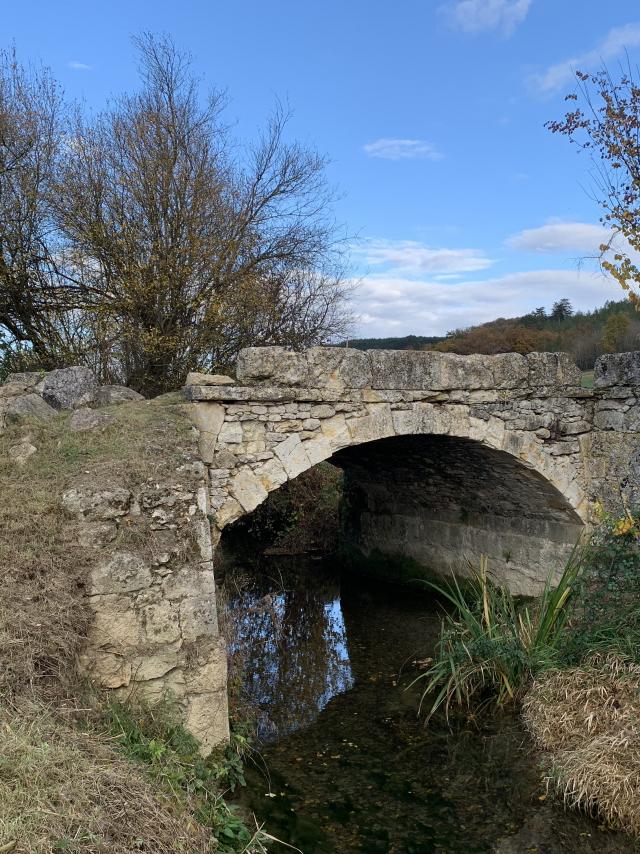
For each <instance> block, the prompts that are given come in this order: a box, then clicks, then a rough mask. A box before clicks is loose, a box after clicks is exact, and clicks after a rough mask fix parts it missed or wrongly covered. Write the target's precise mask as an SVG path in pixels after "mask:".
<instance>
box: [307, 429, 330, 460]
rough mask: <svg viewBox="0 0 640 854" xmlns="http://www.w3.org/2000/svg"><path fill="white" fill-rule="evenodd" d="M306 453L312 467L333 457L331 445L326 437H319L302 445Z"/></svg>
mask: <svg viewBox="0 0 640 854" xmlns="http://www.w3.org/2000/svg"><path fill="white" fill-rule="evenodd" d="M302 446H303V448H304V450H305V453H306V455H307V457H308V459H309V462H310V463H311V465H312V466H315V465H317V464H318V463H321V462H322V461H323V460H326V459H328V458H329V457H330V456H331V453H332V449H331V443H330V442H329V440H328V439H327V438H326V436H317V437H315V438H313V439H308V440H307V441H305V442H303V443H302Z"/></svg>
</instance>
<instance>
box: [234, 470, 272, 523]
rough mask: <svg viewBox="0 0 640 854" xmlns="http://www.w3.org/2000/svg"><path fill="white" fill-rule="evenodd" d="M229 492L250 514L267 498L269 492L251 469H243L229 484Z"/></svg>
mask: <svg viewBox="0 0 640 854" xmlns="http://www.w3.org/2000/svg"><path fill="white" fill-rule="evenodd" d="M229 492H230V493H231V495H232V496H233V497H234V498H235V499H236V501H238V502H239V503H240V504H241V505H242V507H243V509H244V510H245V511H246V512H247V513H250V512H251V511H252V510H255V509H256V507H257V506H258V505H259V504H262V502H263V501H264V500H265V498H266V497H267V490H266V489H265V488H264V486H263V485H262V483H261V482H260V480H259V479H258V478H257V477H256V476H255V474H254V473H253V472H252V471H251V469H249V468H244V469H241V470H240V471H239V472H238V474H236V475H235V476H234V477H233V478H232V479H231V482H230V484H229Z"/></svg>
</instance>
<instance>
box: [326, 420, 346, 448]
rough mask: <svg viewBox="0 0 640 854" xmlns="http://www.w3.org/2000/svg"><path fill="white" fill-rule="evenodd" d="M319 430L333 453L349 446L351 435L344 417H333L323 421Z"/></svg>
mask: <svg viewBox="0 0 640 854" xmlns="http://www.w3.org/2000/svg"><path fill="white" fill-rule="evenodd" d="M320 429H321V430H322V433H323V435H324V437H325V438H326V439H328V440H329V442H330V444H331V449H332V450H333V451H338V450H340V448H345V447H346V446H347V445H349V444H351V433H350V432H349V428H348V426H347V419H346V418H345V417H344V415H334V416H333V418H327V419H325V420H324V421H323V422H322V425H321V427H320Z"/></svg>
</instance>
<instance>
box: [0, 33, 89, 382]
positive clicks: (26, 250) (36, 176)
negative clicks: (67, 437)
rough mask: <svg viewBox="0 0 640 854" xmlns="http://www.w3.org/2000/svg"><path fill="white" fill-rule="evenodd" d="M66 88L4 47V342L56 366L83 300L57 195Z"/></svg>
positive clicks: (0, 243) (0, 145) (0, 151)
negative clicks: (64, 240)
mask: <svg viewBox="0 0 640 854" xmlns="http://www.w3.org/2000/svg"><path fill="white" fill-rule="evenodd" d="M64 119H65V105H64V101H63V97H62V93H61V91H60V89H59V88H58V86H57V84H56V83H55V81H54V80H53V79H52V77H51V75H50V74H49V72H48V71H47V70H45V69H36V70H33V69H27V68H25V67H24V66H22V65H20V63H19V62H18V61H17V58H16V55H15V52H14V51H12V50H9V51H2V52H0V344H2V343H3V344H4V346H5V347H10V348H11V349H12V351H13V352H14V353H15V352H16V351H18V352H20V351H22V352H23V354H24V355H25V356H26V357H27V358H28V359H29V360H31V361H35V362H36V363H37V364H39V365H42V366H51V365H53V364H55V363H56V361H57V360H58V359H59V358H60V357H61V353H65V352H67V351H68V349H69V317H67V316H66V315H67V314H68V312H70V311H72V310H73V309H74V308H75V307H77V306H78V305H79V304H80V302H81V293H80V290H79V288H78V283H77V282H76V281H75V280H74V278H73V276H71V275H70V274H69V273H68V271H67V270H66V269H65V263H64V249H63V246H62V244H61V242H60V240H59V238H58V234H57V231H56V228H55V223H54V221H53V218H52V212H51V207H50V204H49V195H50V190H51V185H52V182H53V179H54V176H55V173H56V170H57V168H58V164H59V161H60V156H61V151H62V147H63V142H64Z"/></svg>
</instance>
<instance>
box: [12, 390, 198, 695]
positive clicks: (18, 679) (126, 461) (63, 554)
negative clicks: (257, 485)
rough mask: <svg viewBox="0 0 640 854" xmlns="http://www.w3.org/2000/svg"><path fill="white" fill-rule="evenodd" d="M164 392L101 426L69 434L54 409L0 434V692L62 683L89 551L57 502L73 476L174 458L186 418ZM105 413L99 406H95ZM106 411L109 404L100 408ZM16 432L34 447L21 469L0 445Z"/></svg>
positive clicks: (80, 622) (137, 470)
mask: <svg viewBox="0 0 640 854" xmlns="http://www.w3.org/2000/svg"><path fill="white" fill-rule="evenodd" d="M175 403H176V400H175V399H172V398H169V399H167V398H166V396H165V398H163V399H160V400H159V401H158V402H156V401H153V402H150V403H147V402H144V403H132V404H123V405H121V406H118V407H112V408H111V410H110V411H111V414H112V415H113V416H114V418H115V422H114V424H112V425H110V426H109V427H108V428H107V429H106V430H104V431H103V432H95V431H91V432H88V433H69V432H68V430H67V429H66V425H65V421H66V418H67V416H66V415H61V416H59V417H58V418H57V419H55V420H54V421H53V422H51V423H48V424H31V425H22V426H14V427H11V428H10V429H8V430H7V431H6V432H5V433H3V434H1V435H0V495H1V496H2V500H1V502H0V664H1V668H0V691H2V692H3V693H5V694H6V693H9V694H11V695H13V694H16V693H20V692H22V691H24V690H25V689H26V688H28V687H32V688H35V690H36V691H37V692H38V691H40V690H41V688H42V687H43V685H42V682H43V679H46V677H55V679H56V680H57V681H60V680H61V681H63V682H68V681H69V680H70V679H72V678H73V663H74V657H75V655H76V653H77V650H78V648H79V645H80V644H81V643H82V639H83V636H84V633H85V631H86V628H87V624H88V619H89V615H88V613H87V612H86V610H85V606H84V603H83V597H82V590H83V585H84V579H85V574H86V569H87V562H88V561H90V560H91V559H92V553H91V550H90V549H85V548H82V547H81V546H80V544H79V543H78V538H77V531H76V526H75V524H74V522H73V521H72V520H70V519H69V518H66V517H65V515H64V513H63V511H62V509H61V504H60V499H61V495H62V492H63V491H64V489H65V487H66V486H67V485H68V484H69V482H70V481H71V480H72V479H73V478H74V477H77V476H78V475H81V476H83V477H87V478H93V479H95V480H96V481H98V482H99V481H100V480H107V479H110V478H116V479H118V481H119V482H121V483H122V484H123V485H125V486H127V485H128V484H136V483H138V484H139V483H141V482H142V481H143V480H144V479H146V478H149V477H154V476H155V475H159V474H161V471H168V468H169V467H170V466H171V465H172V464H173V465H175V456H176V447H177V446H178V445H179V442H178V441H177V438H178V437H179V435H180V433H181V432H182V431H185V430H187V429H189V424H188V420H187V419H186V417H185V415H184V414H183V413H182V412H181V411H180V408H179V406H177V405H175ZM103 411H104V410H103ZM107 411H109V410H107ZM25 435H28V436H30V437H31V441H32V443H33V444H34V445H35V446H36V447H37V449H38V451H37V453H36V454H34V455H33V456H32V457H31V458H30V459H29V460H28V461H27V463H26V464H25V465H24V466H23V467H22V468H19V467H17V466H16V465H15V464H14V463H13V462H12V461H11V460H10V459H9V457H8V449H9V448H10V447H11V446H12V445H13V444H15V443H16V442H18V441H19V440H20V439H21V438H23V437H24V436H25Z"/></svg>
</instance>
